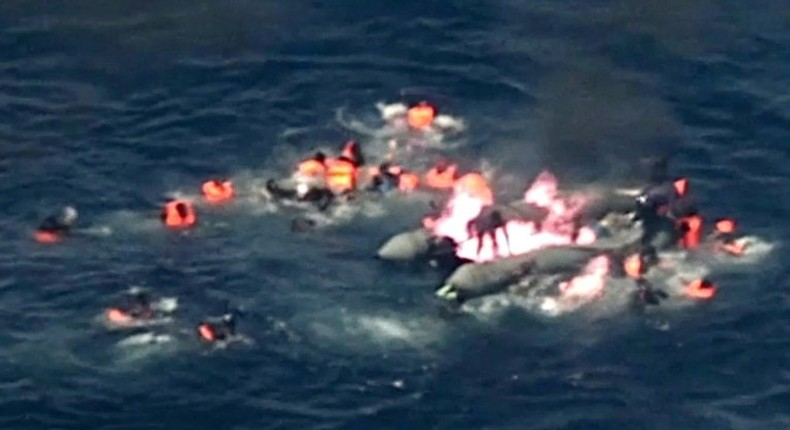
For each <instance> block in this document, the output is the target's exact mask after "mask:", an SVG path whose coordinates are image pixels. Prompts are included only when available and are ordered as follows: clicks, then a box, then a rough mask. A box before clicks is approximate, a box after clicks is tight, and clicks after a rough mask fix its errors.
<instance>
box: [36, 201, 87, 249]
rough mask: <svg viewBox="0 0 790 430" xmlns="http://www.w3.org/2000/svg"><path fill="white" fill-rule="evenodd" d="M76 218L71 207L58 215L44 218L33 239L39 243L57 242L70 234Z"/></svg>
mask: <svg viewBox="0 0 790 430" xmlns="http://www.w3.org/2000/svg"><path fill="white" fill-rule="evenodd" d="M77 217H78V213H77V210H76V209H75V208H74V207H72V206H66V207H64V208H63V209H61V211H60V213H59V214H57V215H50V216H48V217H46V218H45V219H44V221H43V222H42V223H41V224H40V225H39V226H38V228H37V229H36V231H35V233H34V234H33V237H34V239H35V240H36V241H37V242H39V243H55V242H58V241H60V240H61V239H63V238H64V237H66V236H68V235H70V234H71V233H72V231H73V228H74V225H75V224H76V223H77Z"/></svg>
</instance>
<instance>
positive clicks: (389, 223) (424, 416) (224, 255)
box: [0, 0, 790, 430]
mask: <svg viewBox="0 0 790 430" xmlns="http://www.w3.org/2000/svg"><path fill="white" fill-rule="evenodd" d="M788 88H790V5H788V3H787V1H782V0H751V1H742V0H718V1H714V0H701V1H686V0H611V1H603V0H587V1H582V0H575V1H574V0H552V1H548V0H533V1H524V0H497V1H473V0H444V1H419V2H418V1H384V0H378V1H348V0H334V1H324V0H308V1H305V0H294V1H253V0H222V1H219V0H192V1H181V0H159V1H142V2H141V1H128V0H113V1H100V0H70V1H66V0H48V1H45V2H44V1H40V2H35V1H20V0H4V1H2V2H0V190H1V191H2V192H1V193H0V200H1V203H2V204H0V227H1V228H2V237H3V239H2V241H0V327H2V330H0V428H2V429H8V430H23V429H81V430H87V429H106V430H110V429H112V430H121V429H130V430H137V429H141V430H142V429H191V430H202V429H228V430H230V429H233V430H242V429H365V430H369V429H376V430H383V429H415V430H416V429H452V430H462V429H496V430H499V429H518V430H522V429H584V430H593V429H596V430H599V429H600V430H623V429H644V430H652V429H659V430H696V429H706V430H708V429H710V430H712V429H716V430H728V429H740V430H747V429H748V430H773V429H777V430H779V429H788V428H790V282H788V276H789V275H790V273H789V271H788V266H787V264H786V259H785V258H784V255H783V252H784V251H783V248H784V244H785V243H786V241H787V240H788V230H787V228H786V221H787V218H788V216H789V215H790V207H789V205H788V196H790V169H788V167H787V166H788V164H790V146H789V145H790V93H789V92H788ZM414 97H422V98H427V99H429V100H432V101H433V102H434V103H436V104H437V105H438V106H439V107H440V109H441V112H442V113H445V114H447V115H450V116H452V117H453V118H456V119H458V120H459V121H463V124H464V125H465V128H464V130H463V131H461V132H459V133H455V134H453V135H452V136H446V139H444V141H443V142H441V145H439V147H438V148H434V149H433V150H432V152H430V154H432V155H435V154H436V153H443V154H445V155H447V156H448V157H450V158H452V159H454V160H456V161H458V162H459V163H460V164H462V165H463V166H466V168H468V169H475V168H477V169H484V170H486V171H488V172H490V173H491V175H492V177H493V178H494V183H495V184H496V191H497V194H498V195H506V194H509V195H518V194H519V193H522V192H523V190H524V188H525V187H526V186H527V185H528V184H529V182H530V181H531V180H532V178H534V177H535V175H537V174H538V173H539V172H540V171H541V170H542V169H543V168H551V169H552V171H554V172H555V173H557V175H558V177H560V178H561V181H577V182H583V181H589V180H593V179H599V178H606V179H608V180H617V179H618V178H621V177H626V176H627V175H630V174H633V173H634V170H638V169H635V168H634V166H635V165H636V162H635V160H637V159H638V158H639V157H644V156H647V155H651V154H656V153H671V154H673V156H674V157H673V159H672V170H673V172H675V173H677V174H679V175H686V176H688V177H689V178H690V179H691V187H692V192H693V193H694V195H695V196H696V197H697V199H698V201H699V203H700V207H701V208H703V213H704V214H705V215H706V216H710V217H717V216H732V217H734V218H735V219H737V220H738V221H739V223H740V227H741V228H742V231H743V232H744V233H745V234H748V235H751V236H754V237H757V238H760V240H761V241H762V242H763V243H764V244H766V245H767V246H769V247H770V248H771V252H768V253H765V255H762V256H761V257H760V258H754V259H751V260H749V261H747V262H745V263H739V264H724V265H720V267H718V268H717V269H715V270H713V272H712V274H711V277H712V279H713V280H714V281H715V282H716V283H717V285H719V288H720V291H719V294H718V296H717V297H716V299H715V300H712V301H709V302H705V303H693V304H690V305H687V306H680V307H666V308H659V309H657V310H654V311H653V312H650V313H647V314H644V313H636V312H632V311H629V310H628V309H620V308H617V309H612V306H609V307H606V306H603V305H601V304H591V305H590V306H589V309H586V310H585V309H581V310H579V311H577V312H570V313H566V314H563V315H559V316H556V317H547V316H545V315H540V314H536V313H535V312H531V311H530V310H528V309H526V308H525V307H522V306H518V305H517V304H513V305H512V306H508V307H505V308H504V309H500V310H497V311H485V310H484V309H482V310H479V312H472V313H469V314H466V315H461V316H454V317H450V316H448V315H447V314H446V313H443V312H441V308H440V306H439V304H438V303H437V302H436V299H435V298H434V296H433V291H434V289H435V288H436V287H437V286H438V285H439V284H440V282H441V280H442V275H443V274H442V273H439V272H437V271H433V270H430V269H428V268H426V269H422V268H414V267H401V266H397V265H389V264H384V263H382V262H379V261H376V260H375V259H374V258H373V255H374V253H375V250H376V248H377V247H378V246H379V245H380V244H381V243H382V242H383V241H384V240H385V239H386V238H387V237H389V236H391V235H392V234H395V233H397V232H399V231H402V230H404V229H407V228H410V227H412V226H414V225H416V224H417V223H418V222H419V220H420V218H421V217H422V216H423V215H424V214H425V213H427V212H428V211H429V208H428V205H427V201H426V199H421V198H420V197H419V196H411V197H409V196H406V197H402V198H401V197H393V198H392V199H389V200H387V201H383V202H380V204H378V205H374V206H371V207H368V208H365V210H363V211H361V212H359V213H356V214H352V216H350V217H346V218H343V219H339V220H336V221H335V222H333V223H332V224H330V225H328V226H326V227H324V228H321V229H319V230H317V231H316V232H314V233H312V234H303V235H295V234H293V233H291V232H290V231H289V228H288V225H289V220H290V218H291V217H292V214H290V213H286V212H283V211H274V210H271V207H269V206H267V205H265V204H264V203H262V202H260V201H259V200H258V199H257V198H256V197H255V190H256V189H258V188H259V187H260V185H261V184H262V183H263V182H264V181H265V180H266V179H267V178H269V177H278V176H282V175H285V174H287V173H288V172H289V171H290V170H291V169H292V168H293V166H294V163H295V162H296V161H297V160H298V159H299V158H300V157H303V156H305V155H306V154H309V153H311V152H312V151H314V150H315V148H318V147H322V148H329V149H331V150H339V148H340V147H341V145H342V143H343V142H344V141H345V140H346V139H349V138H355V139H358V140H359V141H360V142H361V143H362V145H363V148H364V149H365V150H366V151H369V152H370V153H373V152H375V150H376V148H383V147H385V146H386V143H385V140H386V139H385V138H384V137H383V135H384V134H386V133H380V131H381V130H382V127H383V125H382V120H381V117H380V114H379V111H378V110H377V108H376V104H377V103H385V104H391V103H399V102H404V101H407V99H408V98H414ZM426 157H428V155H426ZM371 158H373V157H371ZM216 175H219V176H228V177H230V178H231V179H233V180H234V181H235V183H236V184H237V186H238V188H239V198H238V199H237V200H236V201H235V202H234V203H232V204H229V205H224V206H217V207H209V206H206V205H199V206H198V207H197V209H198V212H199V221H200V225H199V226H198V227H197V228H196V229H195V230H193V231H191V232H189V233H179V232H173V231H168V230H166V229H164V228H163V227H162V226H161V224H160V223H159V220H158V218H157V217H158V212H159V208H160V207H161V204H162V203H163V201H164V199H165V198H166V197H167V196H172V195H183V196H193V197H197V196H198V193H199V185H200V183H201V182H202V181H204V180H205V179H208V178H210V177H212V176H216ZM65 204H72V205H74V206H76V207H77V208H78V209H79V211H80V215H81V216H80V226H81V227H82V228H86V229H88V231H87V232H86V234H83V235H78V236H75V237H73V238H70V239H69V240H68V241H66V242H63V243H60V244H57V245H55V246H51V245H50V246H47V245H42V244H38V243H36V242H34V241H33V240H31V230H32V229H33V228H35V227H36V225H37V224H38V223H39V222H40V221H41V220H42V219H43V218H44V217H45V216H47V215H49V214H50V213H51V212H53V211H56V210H57V209H58V208H59V207H61V206H63V205H65ZM135 285H136V286H143V287H146V288H148V289H150V290H151V291H153V292H154V293H155V294H156V295H158V296H160V297H165V298H174V299H176V300H177V303H178V308H177V309H176V310H175V311H174V313H173V315H172V318H173V320H172V322H171V323H169V324H165V325H162V326H158V327H151V328H149V329H146V330H141V331H137V332H118V331H110V330H107V328H106V327H104V326H103V325H102V324H100V323H99V322H98V319H99V318H100V317H101V315H102V312H103V311H104V310H105V309H106V308H107V307H108V306H111V305H112V304H113V303H114V301H115V300H117V298H118V296H119V295H120V294H122V293H123V292H124V291H126V290H128V289H129V288H130V287H131V286H135ZM229 308H238V309H240V311H241V316H240V317H239V322H238V329H239V332H240V333H241V334H243V335H244V336H245V338H246V339H247V340H246V341H245V342H237V343H232V344H230V345H228V346H227V347H226V348H221V349H215V348H209V347H206V346H205V345H203V344H201V343H200V342H199V341H198V339H197V338H196V336H195V333H194V328H195V325H196V324H197V323H198V322H199V321H200V320H201V319H203V318H205V317H208V316H213V315H220V314H222V313H223V312H225V311H226V310H227V309H229ZM603 308H607V309H606V311H603V310H602V309H603ZM146 333H147V334H146ZM132 336H137V337H132ZM140 336H143V337H140ZM145 336H159V337H156V338H154V339H161V340H162V341H161V342H159V343H147V342H144V340H145V339H146V338H145ZM149 340H150V338H149Z"/></svg>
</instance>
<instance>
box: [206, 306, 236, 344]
mask: <svg viewBox="0 0 790 430" xmlns="http://www.w3.org/2000/svg"><path fill="white" fill-rule="evenodd" d="M197 333H198V336H200V339H201V340H203V341H204V342H208V343H214V342H222V341H227V340H230V339H231V338H233V337H234V336H235V335H236V316H235V315H233V314H232V313H227V314H225V315H222V316H221V317H212V318H207V319H205V320H203V321H201V322H200V324H198V326H197Z"/></svg>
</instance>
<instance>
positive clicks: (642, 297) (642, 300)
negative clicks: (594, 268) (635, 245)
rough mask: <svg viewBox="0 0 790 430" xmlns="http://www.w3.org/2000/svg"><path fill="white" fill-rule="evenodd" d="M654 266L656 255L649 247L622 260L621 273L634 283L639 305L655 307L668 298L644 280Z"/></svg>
mask: <svg viewBox="0 0 790 430" xmlns="http://www.w3.org/2000/svg"><path fill="white" fill-rule="evenodd" d="M656 264H658V253H657V252H656V250H655V248H653V247H649V246H647V247H643V248H642V249H640V250H639V252H637V253H634V254H631V255H629V256H628V257H626V258H625V259H623V273H624V274H625V275H626V276H627V277H628V278H631V279H632V280H633V281H634V283H635V285H636V287H637V290H636V299H637V302H638V303H639V304H642V305H653V306H657V305H659V304H660V301H661V299H667V298H669V295H668V294H667V293H666V292H665V291H664V290H661V289H657V288H655V287H653V284H652V283H650V281H648V280H647V279H646V278H645V274H646V273H647V272H648V270H650V268H651V267H653V266H655V265H656Z"/></svg>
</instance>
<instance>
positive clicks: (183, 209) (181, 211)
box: [176, 203, 189, 218]
mask: <svg viewBox="0 0 790 430" xmlns="http://www.w3.org/2000/svg"><path fill="white" fill-rule="evenodd" d="M176 212H178V215H179V216H180V217H181V218H186V217H187V215H189V212H188V210H187V205H185V204H184V203H178V204H176Z"/></svg>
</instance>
